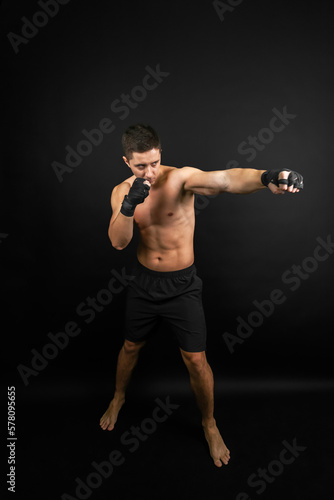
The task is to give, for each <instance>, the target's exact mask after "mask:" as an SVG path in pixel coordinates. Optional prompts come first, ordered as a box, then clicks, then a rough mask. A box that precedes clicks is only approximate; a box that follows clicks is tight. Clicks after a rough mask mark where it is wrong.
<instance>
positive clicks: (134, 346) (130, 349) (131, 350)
mask: <svg viewBox="0 0 334 500" xmlns="http://www.w3.org/2000/svg"><path fill="white" fill-rule="evenodd" d="M144 344H145V342H131V341H130V340H125V341H124V344H123V350H124V352H125V353H126V354H137V353H138V352H139V351H140V349H141V348H142V347H143V346H144Z"/></svg>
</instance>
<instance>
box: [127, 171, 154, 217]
mask: <svg viewBox="0 0 334 500" xmlns="http://www.w3.org/2000/svg"><path fill="white" fill-rule="evenodd" d="M144 182H145V179H143V178H141V177H137V178H136V179H135V180H134V181H133V184H132V186H131V188H130V191H129V193H128V194H127V195H125V196H124V200H123V203H122V206H121V214H123V215H125V216H126V217H133V214H134V212H135V208H136V206H137V205H139V204H140V203H143V202H144V200H145V198H146V197H147V196H148V193H149V190H150V186H149V185H148V184H144Z"/></svg>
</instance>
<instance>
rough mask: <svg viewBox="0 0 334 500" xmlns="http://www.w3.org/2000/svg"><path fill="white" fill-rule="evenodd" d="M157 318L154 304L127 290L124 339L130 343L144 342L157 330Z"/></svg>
mask: <svg viewBox="0 0 334 500" xmlns="http://www.w3.org/2000/svg"><path fill="white" fill-rule="evenodd" d="M158 321H159V316H158V314H157V310H156V307H155V304H154V303H151V302H150V301H148V300H146V299H144V298H142V297H139V296H137V295H136V293H135V292H134V291H133V290H132V289H129V290H128V295H127V299H126V309H125V322H124V338H125V339H126V340H130V341H131V342H142V341H146V340H147V339H148V338H149V337H150V335H151V334H152V333H153V331H154V330H155V329H156V328H157V326H158Z"/></svg>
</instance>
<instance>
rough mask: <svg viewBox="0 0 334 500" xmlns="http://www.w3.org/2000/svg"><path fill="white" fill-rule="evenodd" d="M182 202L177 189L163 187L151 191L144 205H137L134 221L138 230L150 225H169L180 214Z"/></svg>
mask: <svg viewBox="0 0 334 500" xmlns="http://www.w3.org/2000/svg"><path fill="white" fill-rule="evenodd" d="M182 211H183V200H182V195H181V193H180V190H179V189H176V188H175V187H173V186H164V187H162V188H158V189H151V190H150V194H149V195H148V197H147V198H146V199H145V201H144V203H142V204H140V205H137V207H136V210H135V215H134V219H135V222H136V224H137V226H138V227H139V228H140V229H144V228H145V227H148V226H151V225H161V226H165V225H171V224H173V223H174V222H175V221H176V220H177V219H178V218H179V217H180V215H181V214H182Z"/></svg>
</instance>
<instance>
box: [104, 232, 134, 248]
mask: <svg viewBox="0 0 334 500" xmlns="http://www.w3.org/2000/svg"><path fill="white" fill-rule="evenodd" d="M108 236H109V240H110V243H111V246H112V247H113V248H115V250H124V248H126V247H127V246H128V244H129V243H125V242H124V243H123V242H119V241H113V240H112V238H111V235H110V233H108Z"/></svg>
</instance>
